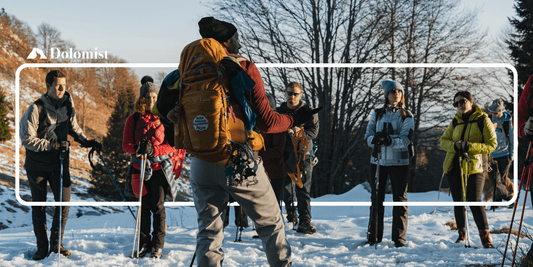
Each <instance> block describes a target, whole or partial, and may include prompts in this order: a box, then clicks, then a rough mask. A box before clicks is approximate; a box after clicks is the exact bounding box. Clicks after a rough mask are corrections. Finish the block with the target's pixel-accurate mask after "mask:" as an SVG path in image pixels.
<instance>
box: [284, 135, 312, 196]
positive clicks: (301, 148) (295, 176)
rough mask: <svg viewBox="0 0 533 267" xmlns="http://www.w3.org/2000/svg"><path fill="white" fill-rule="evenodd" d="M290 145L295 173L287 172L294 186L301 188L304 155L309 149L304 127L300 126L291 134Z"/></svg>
mask: <svg viewBox="0 0 533 267" xmlns="http://www.w3.org/2000/svg"><path fill="white" fill-rule="evenodd" d="M291 139H292V146H293V148H294V154H295V155H296V162H297V164H296V173H287V174H288V175H289V177H290V178H291V180H292V181H293V182H294V184H296V186H298V187H300V188H302V187H303V186H304V184H303V181H302V172H303V169H304V164H305V155H306V154H307V151H308V150H309V147H308V140H307V135H305V132H304V129H303V128H300V129H299V130H297V131H296V132H294V133H293V134H291Z"/></svg>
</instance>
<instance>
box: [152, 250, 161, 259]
mask: <svg viewBox="0 0 533 267" xmlns="http://www.w3.org/2000/svg"><path fill="white" fill-rule="evenodd" d="M162 255H163V249H162V248H157V249H156V248H154V250H152V255H151V257H152V258H155V259H161V256H162Z"/></svg>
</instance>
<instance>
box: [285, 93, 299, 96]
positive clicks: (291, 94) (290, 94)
mask: <svg viewBox="0 0 533 267" xmlns="http://www.w3.org/2000/svg"><path fill="white" fill-rule="evenodd" d="M299 94H300V93H294V92H287V95H288V96H298V95H299Z"/></svg>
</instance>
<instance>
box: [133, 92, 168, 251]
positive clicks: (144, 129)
mask: <svg viewBox="0 0 533 267" xmlns="http://www.w3.org/2000/svg"><path fill="white" fill-rule="evenodd" d="M158 91H159V90H158V89H157V87H156V86H155V85H154V84H153V83H151V82H145V83H144V84H143V85H142V86H141V89H140V92H139V99H137V102H136V110H137V112H136V113H134V114H132V115H130V116H129V117H128V119H127V121H126V126H125V128H124V138H123V142H122V148H123V149H124V151H126V152H128V153H131V154H133V155H132V166H133V168H132V171H131V173H132V180H131V184H132V188H133V192H134V193H135V195H136V196H137V197H139V195H138V194H139V191H140V188H139V187H140V169H141V168H140V162H141V159H140V156H141V155H144V154H146V155H147V166H146V170H147V171H146V172H145V175H144V186H143V189H142V204H141V229H140V242H139V257H144V256H145V255H146V254H147V253H150V252H151V256H152V258H160V257H161V254H162V251H163V247H164V245H165V241H164V238H165V235H166V231H165V227H166V226H165V218H166V213H165V207H164V204H165V194H166V191H167V190H168V189H169V187H171V185H172V184H173V181H174V177H173V176H174V175H173V174H172V160H171V159H170V155H171V154H173V153H175V152H176V150H175V148H174V147H171V146H170V145H169V144H168V142H167V140H166V138H165V133H164V127H163V125H162V124H161V122H160V121H159V118H158V117H157V116H156V115H154V114H152V113H151V110H152V108H153V106H154V104H155V102H156V99H157V93H158ZM150 213H152V215H153V228H154V229H153V232H152V234H151V235H150V226H151V217H152V216H151V215H150Z"/></svg>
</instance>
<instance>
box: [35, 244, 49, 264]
mask: <svg viewBox="0 0 533 267" xmlns="http://www.w3.org/2000/svg"><path fill="white" fill-rule="evenodd" d="M46 256H48V247H40V248H37V251H36V252H35V253H33V260H36V261H40V260H42V259H44V258H46Z"/></svg>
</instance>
